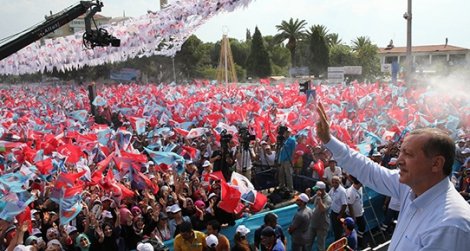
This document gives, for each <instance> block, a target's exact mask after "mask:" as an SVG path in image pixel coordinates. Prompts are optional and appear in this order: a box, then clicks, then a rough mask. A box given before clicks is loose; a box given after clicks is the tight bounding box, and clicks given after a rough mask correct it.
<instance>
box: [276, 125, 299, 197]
mask: <svg viewBox="0 0 470 251" xmlns="http://www.w3.org/2000/svg"><path fill="white" fill-rule="evenodd" d="M295 146H296V141H295V138H294V137H293V136H291V129H290V128H288V127H286V126H280V127H279V130H278V136H277V146H276V148H277V149H276V153H279V155H278V156H277V158H276V160H277V164H279V168H278V179H279V188H280V189H286V188H287V190H288V191H289V192H293V191H294V185H293V180H292V172H293V171H294V170H293V165H292V161H293V158H294V150H295Z"/></svg>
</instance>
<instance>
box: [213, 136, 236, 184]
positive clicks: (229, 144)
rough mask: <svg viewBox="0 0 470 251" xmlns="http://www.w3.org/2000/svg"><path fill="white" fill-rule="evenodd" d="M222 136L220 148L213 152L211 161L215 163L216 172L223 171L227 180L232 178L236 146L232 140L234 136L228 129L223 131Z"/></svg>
mask: <svg viewBox="0 0 470 251" xmlns="http://www.w3.org/2000/svg"><path fill="white" fill-rule="evenodd" d="M220 136H221V137H220V149H219V150H215V151H213V152H212V156H211V158H210V162H211V163H213V170H214V172H215V171H222V174H223V175H224V178H225V180H230V177H231V176H232V166H233V165H234V158H233V156H234V155H235V151H236V147H235V145H234V142H233V140H232V138H233V136H232V135H231V134H229V133H227V131H225V130H224V131H222V132H221V133H220Z"/></svg>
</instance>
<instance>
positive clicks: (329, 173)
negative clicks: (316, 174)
mask: <svg viewBox="0 0 470 251" xmlns="http://www.w3.org/2000/svg"><path fill="white" fill-rule="evenodd" d="M333 176H338V177H341V176H343V170H342V169H341V167H339V166H336V160H335V159H333V158H331V159H330V160H329V161H328V167H326V168H325V172H324V173H323V182H325V183H326V185H327V186H328V188H331V187H332V184H331V179H332V178H333Z"/></svg>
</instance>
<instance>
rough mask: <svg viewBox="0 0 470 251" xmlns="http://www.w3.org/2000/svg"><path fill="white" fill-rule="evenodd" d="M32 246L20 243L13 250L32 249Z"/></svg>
mask: <svg viewBox="0 0 470 251" xmlns="http://www.w3.org/2000/svg"><path fill="white" fill-rule="evenodd" d="M32 247H33V246H31V245H28V246H25V245H21V244H20V245H18V246H16V247H15V248H14V249H13V251H30V250H31V248H32Z"/></svg>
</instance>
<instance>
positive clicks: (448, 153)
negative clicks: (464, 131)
mask: <svg viewBox="0 0 470 251" xmlns="http://www.w3.org/2000/svg"><path fill="white" fill-rule="evenodd" d="M410 135H427V136H428V140H427V141H426V142H425V143H424V145H423V147H422V150H423V152H424V155H425V156H426V157H428V158H432V157H434V156H438V155H441V156H443V157H444V160H445V161H444V175H446V176H449V175H450V174H451V173H452V165H453V164H454V157H455V145H454V141H453V140H452V138H450V137H449V135H448V134H447V133H446V132H445V131H443V130H441V129H437V128H420V129H416V130H413V131H412V132H410Z"/></svg>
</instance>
